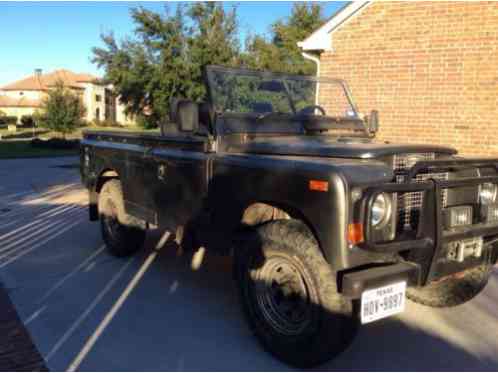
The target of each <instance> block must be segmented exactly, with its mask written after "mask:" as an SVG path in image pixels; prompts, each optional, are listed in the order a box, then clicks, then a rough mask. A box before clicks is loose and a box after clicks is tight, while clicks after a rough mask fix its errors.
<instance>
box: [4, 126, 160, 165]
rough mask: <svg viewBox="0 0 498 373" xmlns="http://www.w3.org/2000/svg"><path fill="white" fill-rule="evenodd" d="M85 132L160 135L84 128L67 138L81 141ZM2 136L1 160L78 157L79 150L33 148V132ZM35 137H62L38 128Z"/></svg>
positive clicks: (12, 133)
mask: <svg viewBox="0 0 498 373" xmlns="http://www.w3.org/2000/svg"><path fill="white" fill-rule="evenodd" d="M85 130H92V131H126V132H147V133H159V129H154V130H143V129H141V128H138V127H124V128H121V127H94V126H93V127H83V128H78V130H76V131H75V132H74V133H72V134H70V135H68V136H66V138H67V139H81V137H82V132H83V131H85ZM0 135H1V136H2V137H3V138H4V139H8V140H4V141H3V140H0V159H7V158H38V157H40V158H41V157H57V156H65V155H76V154H78V150H67V149H64V150H63V149H44V148H37V147H32V146H31V144H30V139H31V138H32V137H33V130H32V129H31V128H29V129H18V130H17V132H9V131H8V130H7V129H0ZM35 136H36V137H38V138H41V139H49V138H53V137H60V134H59V133H56V132H51V131H49V130H47V129H44V128H37V129H36V130H35Z"/></svg>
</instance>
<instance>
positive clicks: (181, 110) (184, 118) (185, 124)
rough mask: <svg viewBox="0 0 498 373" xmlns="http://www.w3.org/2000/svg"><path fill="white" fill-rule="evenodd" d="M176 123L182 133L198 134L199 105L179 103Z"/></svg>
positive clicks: (187, 102) (190, 102)
mask: <svg viewBox="0 0 498 373" xmlns="http://www.w3.org/2000/svg"><path fill="white" fill-rule="evenodd" d="M176 121H177V124H178V129H179V130H180V131H181V132H196V131H197V129H198V128H199V105H197V104H196V103H195V102H193V101H189V100H183V101H180V102H178V109H177V112H176Z"/></svg>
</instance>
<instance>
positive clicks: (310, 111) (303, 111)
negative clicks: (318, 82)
mask: <svg viewBox="0 0 498 373" xmlns="http://www.w3.org/2000/svg"><path fill="white" fill-rule="evenodd" d="M315 110H318V111H320V112H321V113H322V115H326V112H325V109H324V108H323V107H321V106H320V105H310V106H306V107H305V108H302V109H301V110H299V112H298V113H297V114H298V115H311V114H314V113H315Z"/></svg>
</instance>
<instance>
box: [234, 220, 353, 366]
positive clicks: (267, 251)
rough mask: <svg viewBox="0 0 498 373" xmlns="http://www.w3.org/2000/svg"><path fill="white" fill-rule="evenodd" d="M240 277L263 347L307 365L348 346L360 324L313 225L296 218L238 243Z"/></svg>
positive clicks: (250, 318)
mask: <svg viewBox="0 0 498 373" xmlns="http://www.w3.org/2000/svg"><path fill="white" fill-rule="evenodd" d="M235 253H236V258H235V278H236V280H237V281H238V285H239V290H240V296H241V301H242V305H243V309H244V311H245V314H246V317H247V319H248V322H249V324H250V326H251V328H252V330H253V332H254V333H255V335H256V336H257V337H258V339H259V340H260V342H261V343H262V345H263V347H264V348H265V349H266V350H268V351H269V352H270V353H272V354H273V355H275V356H276V357H277V358H279V359H280V360H282V361H284V362H286V363H288V364H291V365H294V366H297V367H301V368H308V367H311V366H315V365H317V364H321V363H324V362H326V361H328V360H330V359H331V358H333V357H335V356H337V355H338V354H339V353H341V352H342V351H343V350H345V349H346V348H347V347H348V346H349V344H350V343H351V341H352V340H353V337H354V335H355V334H356V329H357V318H356V317H355V316H354V314H353V305H352V302H351V301H350V300H347V299H345V298H344V297H342V296H341V295H340V294H339V293H338V292H337V284H336V274H335V273H334V272H333V271H332V270H331V269H330V266H329V265H328V263H327V262H326V261H325V259H324V257H323V255H322V253H321V251H320V249H319V247H318V244H317V243H316V240H315V239H314V237H313V235H312V234H311V233H310V232H309V230H308V228H307V227H306V226H305V225H304V224H303V223H301V222H299V221H296V220H277V221H272V222H269V223H266V224H264V225H261V226H259V227H258V228H257V229H256V230H255V231H254V232H253V233H252V234H250V235H249V236H247V237H246V239H245V240H244V241H243V242H241V243H240V245H239V247H236V252H235Z"/></svg>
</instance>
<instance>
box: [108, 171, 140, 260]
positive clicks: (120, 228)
mask: <svg viewBox="0 0 498 373" xmlns="http://www.w3.org/2000/svg"><path fill="white" fill-rule="evenodd" d="M99 216H100V226H101V231H102V238H103V239H104V242H105V243H106V246H107V249H108V251H109V252H110V253H111V254H112V255H114V256H118V257H122V256H128V255H131V254H133V253H135V252H136V251H137V250H139V249H140V248H141V247H142V246H143V243H144V241H145V231H146V229H145V223H144V222H141V221H139V220H137V219H135V218H133V217H132V216H130V215H128V214H126V212H125V209H124V200H123V192H122V189H121V183H120V182H119V180H117V179H112V180H109V181H108V182H106V183H105V184H104V186H103V187H102V190H101V191H100V194H99Z"/></svg>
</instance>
